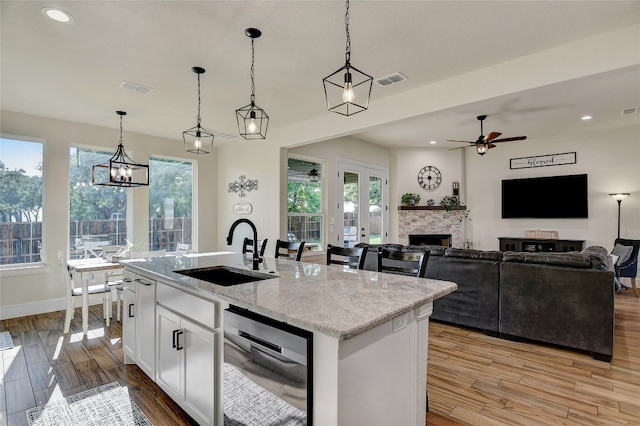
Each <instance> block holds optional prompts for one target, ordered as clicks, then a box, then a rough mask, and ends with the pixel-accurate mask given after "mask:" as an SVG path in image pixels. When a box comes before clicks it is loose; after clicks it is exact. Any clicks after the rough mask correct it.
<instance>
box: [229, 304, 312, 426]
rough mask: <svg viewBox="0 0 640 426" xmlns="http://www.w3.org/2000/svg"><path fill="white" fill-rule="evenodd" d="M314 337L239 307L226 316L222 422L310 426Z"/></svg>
mask: <svg viewBox="0 0 640 426" xmlns="http://www.w3.org/2000/svg"><path fill="white" fill-rule="evenodd" d="M312 354H313V333H311V332H309V331H306V330H302V329H300V328H297V327H293V326H291V325H289V324H285V323H283V322H279V321H275V320H273V319H271V318H267V317H265V316H262V315H259V314H256V313H254V312H251V311H248V310H246V309H242V308H239V307H237V306H233V305H232V306H230V307H229V308H228V309H226V310H225V312H224V382H223V383H224V390H223V394H224V422H225V426H241V425H247V426H248V425H256V426H257V425H265V424H268V425H311V424H312V401H313V395H312V390H313V382H312V380H313V366H312V358H313V357H312V356H311V355H312Z"/></svg>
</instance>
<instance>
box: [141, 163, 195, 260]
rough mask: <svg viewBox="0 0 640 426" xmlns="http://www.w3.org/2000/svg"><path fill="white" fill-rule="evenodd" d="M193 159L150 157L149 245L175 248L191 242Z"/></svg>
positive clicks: (171, 249)
mask: <svg viewBox="0 0 640 426" xmlns="http://www.w3.org/2000/svg"><path fill="white" fill-rule="evenodd" d="M192 217H193V163H192V162H191V161H187V160H171V159H164V158H153V157H152V158H150V159H149V246H150V247H149V248H150V250H162V249H165V250H167V251H175V250H176V245H177V244H178V243H182V244H189V245H190V246H192V247H193V243H192Z"/></svg>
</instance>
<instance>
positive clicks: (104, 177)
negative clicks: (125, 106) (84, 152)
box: [91, 111, 149, 188]
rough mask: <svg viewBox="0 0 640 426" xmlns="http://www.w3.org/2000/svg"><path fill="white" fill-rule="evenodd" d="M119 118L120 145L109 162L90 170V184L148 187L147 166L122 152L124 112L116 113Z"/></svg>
mask: <svg viewBox="0 0 640 426" xmlns="http://www.w3.org/2000/svg"><path fill="white" fill-rule="evenodd" d="M116 114H118V115H119V116H120V143H119V144H118V149H117V150H116V153H115V154H113V157H111V158H110V159H109V162H107V163H104V164H95V165H94V166H93V167H92V168H91V183H92V184H94V185H102V186H120V187H125V188H129V187H135V186H148V185H149V166H148V165H145V164H138V163H135V162H134V161H133V160H132V159H131V158H129V156H128V155H127V153H126V152H125V151H124V145H123V144H122V117H124V116H125V115H127V113H126V112H124V111H116Z"/></svg>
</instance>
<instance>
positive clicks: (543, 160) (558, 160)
mask: <svg viewBox="0 0 640 426" xmlns="http://www.w3.org/2000/svg"><path fill="white" fill-rule="evenodd" d="M575 163H576V153H575V152H564V153H562V154H550V155H535V156H533V157H521V158H512V159H511V169H526V168H530V167H546V166H560V165H562V164H575Z"/></svg>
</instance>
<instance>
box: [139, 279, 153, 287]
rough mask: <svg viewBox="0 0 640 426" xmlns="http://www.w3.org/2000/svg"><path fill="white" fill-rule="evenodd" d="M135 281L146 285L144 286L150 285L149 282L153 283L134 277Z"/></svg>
mask: <svg viewBox="0 0 640 426" xmlns="http://www.w3.org/2000/svg"><path fill="white" fill-rule="evenodd" d="M135 281H136V282H137V283H140V284H142V285H146V286H150V285H151V284H153V283H148V282H146V281H142V280H141V279H140V278H136V280H135Z"/></svg>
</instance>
